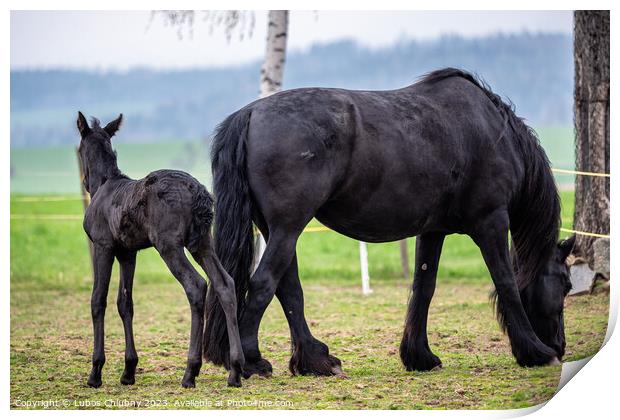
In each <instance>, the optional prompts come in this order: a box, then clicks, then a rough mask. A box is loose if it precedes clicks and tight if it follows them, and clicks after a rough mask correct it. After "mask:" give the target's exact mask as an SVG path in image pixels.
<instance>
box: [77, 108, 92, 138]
mask: <svg viewBox="0 0 620 420" xmlns="http://www.w3.org/2000/svg"><path fill="white" fill-rule="evenodd" d="M77 128H78V131H79V132H80V135H81V136H82V138H84V137H86V136H87V135H88V134H89V133H90V127H89V126H88V121H86V118H85V117H84V114H82V113H81V112H80V111H78V118H77Z"/></svg>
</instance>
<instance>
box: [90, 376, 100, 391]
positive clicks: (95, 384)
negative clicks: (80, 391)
mask: <svg viewBox="0 0 620 420" xmlns="http://www.w3.org/2000/svg"><path fill="white" fill-rule="evenodd" d="M87 384H88V386H89V387H91V388H99V387H100V386H101V385H102V382H101V378H92V377H91V378H88V382H87Z"/></svg>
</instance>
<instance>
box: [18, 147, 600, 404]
mask: <svg viewBox="0 0 620 420" xmlns="http://www.w3.org/2000/svg"><path fill="white" fill-rule="evenodd" d="M119 154H120V153H119ZM121 156H122V155H121ZM562 198H563V202H564V208H563V223H564V226H567V227H569V226H570V224H571V219H572V218H571V215H572V194H571V193H563V194H562ZM50 199H51V200H53V199H54V198H53V197H50ZM11 214H12V220H11V343H10V347H11V362H10V363H11V384H10V389H11V406H12V407H13V408H23V407H24V405H25V404H27V402H28V401H30V403H31V404H32V402H34V401H41V400H45V401H49V400H52V401H59V404H60V406H59V407H60V408H79V407H82V406H86V407H89V408H92V407H116V408H125V407H124V406H123V405H122V404H124V403H123V402H125V401H133V402H134V403H133V404H137V403H138V402H139V403H140V404H142V406H143V407H144V406H148V407H150V408H198V407H202V406H207V407H214V408H220V407H223V408H233V407H234V408H239V407H243V406H246V407H250V408H255V407H256V405H258V406H259V407H266V408H295V409H301V408H314V409H316V408H337V409H344V408H350V409H356V408H377V409H379V408H382V409H417V408H419V409H430V408H444V409H445V408H483V409H490V408H496V409H505V408H518V407H526V406H531V405H534V404H538V403H541V402H544V401H546V400H547V399H549V398H550V397H551V396H552V395H553V393H554V391H555V389H556V386H557V383H558V381H559V375H560V368H558V367H542V368H527V369H524V368H520V367H518V366H517V365H516V363H515V362H514V360H513V358H512V356H511V354H510V350H509V346H508V342H507V339H506V338H505V337H504V336H503V335H502V334H501V332H500V330H499V327H498V325H497V323H496V322H495V320H494V317H493V313H492V310H491V306H490V305H489V302H488V292H489V290H490V289H491V282H490V279H489V275H488V272H487V270H486V268H485V267H484V264H483V263H482V259H481V257H480V253H479V251H478V250H477V248H476V247H475V246H474V245H473V243H472V241H471V240H470V239H469V238H467V237H464V236H458V235H453V236H451V237H449V238H448V239H447V241H446V244H445V246H444V252H443V255H442V262H441V268H440V271H439V275H438V286H437V292H436V295H435V298H434V300H433V304H432V306H431V312H430V321H429V341H430V344H431V347H432V348H433V350H434V351H435V352H436V353H437V354H438V355H439V356H440V357H441V358H442V361H443V365H444V368H443V369H441V370H439V371H433V372H428V373H411V372H406V371H405V370H404V369H403V367H402V366H401V363H400V359H399V357H398V351H397V350H398V344H399V340H400V336H401V334H402V326H403V320H404V314H405V308H406V302H407V299H408V296H409V287H410V280H405V279H403V278H402V274H401V273H400V261H399V253H398V245H397V244H394V243H390V244H380V245H379V244H370V245H369V246H368V248H369V249H368V251H369V265H370V275H371V284H372V288H373V290H374V293H373V294H372V295H370V296H366V297H365V296H362V295H361V292H360V286H359V255H358V247H357V242H355V241H353V240H350V239H347V238H345V237H342V236H340V235H338V234H336V233H332V232H328V233H306V234H304V235H302V237H301V239H300V242H299V244H298V255H299V260H300V274H301V278H302V282H303V284H304V291H305V297H306V315H307V318H308V320H309V323H310V324H311V328H312V330H313V332H314V334H315V336H316V337H318V338H320V339H321V340H323V341H324V342H325V343H327V344H328V345H329V346H330V350H331V352H332V353H333V354H334V355H336V356H338V357H340V358H341V360H342V362H343V368H344V370H345V372H346V373H347V374H348V376H349V378H348V379H340V378H316V377H292V376H291V375H290V374H289V373H288V370H287V365H288V359H289V349H290V343H289V334H288V326H287V324H286V319H285V318H284V315H283V313H282V310H281V308H280V307H279V304H278V303H277V301H274V302H273V303H272V304H271V305H270V307H269V308H268V310H267V313H266V315H265V318H264V320H263V322H262V324H261V330H260V335H259V337H260V339H261V348H262V351H263V354H264V356H265V357H266V358H267V359H268V360H270V361H271V362H272V363H273V367H274V376H273V377H272V378H270V379H260V378H252V379H250V380H247V381H244V383H243V388H241V389H230V388H228V387H226V375H225V373H224V372H223V370H222V369H221V368H216V367H213V366H211V365H206V366H204V367H203V370H202V374H201V376H199V377H198V379H197V388H196V389H192V390H185V389H183V388H181V386H180V380H181V377H182V375H183V370H184V366H185V357H186V352H187V345H188V339H189V307H188V304H187V302H186V299H185V296H184V293H183V290H182V288H181V287H180V286H179V285H178V284H177V282H176V281H175V280H174V279H173V278H172V277H171V275H170V274H169V273H168V272H167V270H166V268H165V266H164V264H163V262H162V261H161V260H160V259H159V257H158V255H157V254H156V253H155V252H154V251H152V250H147V251H144V252H142V253H141V254H140V255H139V257H138V267H137V273H136V281H135V292H134V299H135V317H134V329H135V336H136V343H137V349H138V353H139V356H140V363H139V365H138V374H137V377H136V384H135V385H134V386H131V387H125V386H121V385H120V383H119V378H120V375H121V372H122V369H123V352H124V342H123V331H122V324H121V322H120V319H119V317H118V315H117V313H116V305H115V297H116V288H117V284H118V283H117V280H116V279H118V271H117V269H115V270H116V271H115V273H114V277H113V280H112V286H111V288H110V295H109V299H108V316H107V318H106V321H107V323H106V351H107V363H106V366H105V368H104V377H103V380H104V384H103V387H102V388H100V389H97V390H94V389H90V388H88V387H87V386H86V379H87V375H88V372H89V370H90V357H91V351H92V331H91V321H90V307H89V303H90V289H91V285H92V280H91V276H90V265H89V259H88V251H87V243H86V238H85V235H84V233H83V231H82V227H81V222H80V220H79V217H80V215H81V214H82V208H81V202H80V201H79V200H72V201H43V202H40V201H29V198H28V197H27V196H18V195H14V196H12V199H11ZM58 214H65V215H74V217H75V219H69V220H51V219H44V217H45V216H54V215H58ZM413 245H414V240H413V239H411V240H409V249H410V253H411V254H413V248H414V246H413ZM412 256H413V255H412ZM607 311H608V296H606V295H593V296H579V297H570V298H569V299H568V300H567V304H566V315H565V317H566V331H567V341H568V345H567V355H566V358H565V359H566V360H576V359H580V358H583V357H585V356H588V355H591V354H593V353H595V352H596V351H597V350H598V349H599V347H600V346H601V344H602V341H603V338H604V335H605V331H606V325H607ZM65 403H66V404H67V405H66V406H65V405H64V404H65ZM269 404H271V405H269Z"/></svg>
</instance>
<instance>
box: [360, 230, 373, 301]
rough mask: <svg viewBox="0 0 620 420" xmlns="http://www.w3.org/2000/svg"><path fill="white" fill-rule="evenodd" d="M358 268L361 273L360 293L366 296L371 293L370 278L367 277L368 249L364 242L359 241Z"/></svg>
mask: <svg viewBox="0 0 620 420" xmlns="http://www.w3.org/2000/svg"><path fill="white" fill-rule="evenodd" d="M360 268H361V271H362V293H363V294H364V295H368V294H370V293H372V289H371V288H370V276H369V275H368V249H367V247H366V242H361V241H360Z"/></svg>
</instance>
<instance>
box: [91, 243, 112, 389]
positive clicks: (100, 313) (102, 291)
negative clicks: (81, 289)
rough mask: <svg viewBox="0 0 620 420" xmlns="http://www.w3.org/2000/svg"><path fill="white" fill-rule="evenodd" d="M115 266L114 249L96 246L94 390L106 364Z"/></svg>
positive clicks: (93, 295) (92, 373) (92, 385)
mask: <svg viewBox="0 0 620 420" xmlns="http://www.w3.org/2000/svg"><path fill="white" fill-rule="evenodd" d="M113 264H114V252H113V250H112V248H111V247H105V246H101V245H97V244H94V246H93V267H94V271H95V282H94V285H93V294H92V297H91V300H90V308H91V315H92V318H93V332H94V347H93V368H92V370H91V372H90V376H89V377H88V385H89V386H91V387H93V388H99V387H100V386H101V370H102V369H103V365H104V364H105V349H104V328H103V322H104V317H105V308H106V301H107V297H108V288H109V286H110V276H111V274H112V265H113Z"/></svg>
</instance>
